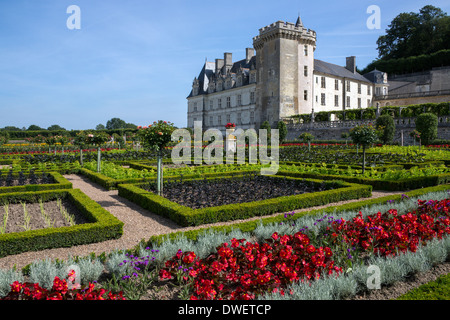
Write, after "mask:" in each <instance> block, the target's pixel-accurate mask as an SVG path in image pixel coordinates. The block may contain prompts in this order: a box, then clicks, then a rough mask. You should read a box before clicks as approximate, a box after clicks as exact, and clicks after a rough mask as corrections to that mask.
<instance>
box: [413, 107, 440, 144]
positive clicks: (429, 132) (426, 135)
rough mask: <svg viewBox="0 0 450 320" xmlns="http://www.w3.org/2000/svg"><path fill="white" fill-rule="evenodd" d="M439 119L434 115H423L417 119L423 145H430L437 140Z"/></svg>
mask: <svg viewBox="0 0 450 320" xmlns="http://www.w3.org/2000/svg"><path fill="white" fill-rule="evenodd" d="M437 128H438V117H437V116H436V115H435V114H433V113H429V112H427V113H422V114H420V115H419V116H418V117H417V119H416V130H417V131H419V132H420V139H421V143H422V144H424V145H427V144H429V142H430V141H431V140H434V139H436V138H437Z"/></svg>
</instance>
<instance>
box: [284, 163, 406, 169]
mask: <svg viewBox="0 0 450 320" xmlns="http://www.w3.org/2000/svg"><path fill="white" fill-rule="evenodd" d="M280 165H286V166H292V165H295V166H299V165H302V166H304V165H306V166H313V165H315V166H316V167H317V166H322V163H318V162H296V161H280ZM325 166H326V168H334V167H335V166H337V168H338V169H347V168H348V167H350V168H352V169H356V170H361V169H362V167H361V166H360V165H355V164H353V165H348V164H329V163H326V164H325ZM371 168H372V169H375V170H379V171H387V170H402V169H405V168H404V166H403V165H401V164H383V165H380V166H375V167H366V169H367V170H370V169H371Z"/></svg>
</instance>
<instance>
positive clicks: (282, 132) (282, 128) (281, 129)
mask: <svg viewBox="0 0 450 320" xmlns="http://www.w3.org/2000/svg"><path fill="white" fill-rule="evenodd" d="M277 129H278V134H279V137H280V143H283V141H284V140H285V139H286V136H287V134H288V130H287V127H286V123H284V121H278V123H277Z"/></svg>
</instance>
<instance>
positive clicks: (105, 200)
mask: <svg viewBox="0 0 450 320" xmlns="http://www.w3.org/2000/svg"><path fill="white" fill-rule="evenodd" d="M65 178H66V179H68V180H69V181H70V182H72V184H73V188H74V189H80V190H81V191H83V192H84V193H85V194H86V195H88V196H89V197H90V198H91V199H93V200H95V201H96V202H97V203H99V204H100V205H101V206H102V207H104V208H105V209H106V210H108V211H109V212H111V213H112V214H113V215H114V216H116V217H117V218H118V219H119V220H121V221H122V222H123V223H124V233H123V235H122V237H121V238H120V239H116V240H109V241H104V242H101V243H93V244H88V245H81V246H74V247H71V248H56V249H48V250H42V251H38V252H25V253H22V254H18V255H12V256H7V257H4V258H0V269H8V268H12V267H13V266H14V265H16V266H17V267H18V268H21V267H24V266H26V265H27V264H29V263H31V262H33V261H35V260H39V259H45V258H51V259H57V258H58V259H62V260H64V259H67V258H68V257H69V256H85V255H88V254H90V253H92V252H93V253H95V254H101V253H102V252H110V251H113V250H115V249H128V248H132V247H134V246H135V245H137V244H138V243H139V242H140V241H141V240H142V239H145V240H147V239H149V238H150V237H151V236H153V235H158V234H165V233H170V232H174V231H185V230H192V229H198V228H204V227H209V226H213V225H225V224H232V223H236V222H242V221H244V220H239V221H230V222H222V223H216V224H209V225H202V226H197V227H187V228H183V227H180V226H178V225H177V224H176V223H174V222H173V221H171V220H168V219H166V218H163V217H161V216H158V215H156V214H153V213H151V212H150V211H148V210H145V209H142V208H140V207H139V206H137V205H136V204H134V203H132V202H130V201H128V200H126V199H124V198H121V197H119V196H118V191H117V190H111V191H106V190H105V189H103V188H102V187H100V186H98V185H97V184H95V183H92V182H91V181H89V180H88V179H87V178H84V177H82V176H79V175H65ZM401 193H402V192H382V191H380V192H378V191H374V192H372V198H378V197H383V196H386V195H390V194H401ZM360 200H362V199H356V200H349V201H341V202H338V203H332V204H328V205H324V206H319V207H314V208H308V209H301V210H296V212H300V211H306V210H311V209H320V208H325V207H327V206H332V205H339V204H344V203H348V202H355V201H360ZM275 215H278V214H274V215H273V216H275ZM260 218H261V217H255V218H252V219H248V220H259V219H260ZM248 220H246V221H248Z"/></svg>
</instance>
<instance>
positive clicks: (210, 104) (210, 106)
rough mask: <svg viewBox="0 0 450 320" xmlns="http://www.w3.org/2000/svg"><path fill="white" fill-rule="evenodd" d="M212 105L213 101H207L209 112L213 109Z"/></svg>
mask: <svg viewBox="0 0 450 320" xmlns="http://www.w3.org/2000/svg"><path fill="white" fill-rule="evenodd" d="M213 103H214V101H213V100H210V101H209V109H210V110H212V109H213V105H214V104H213Z"/></svg>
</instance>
